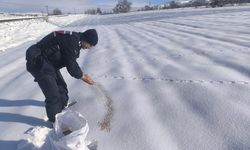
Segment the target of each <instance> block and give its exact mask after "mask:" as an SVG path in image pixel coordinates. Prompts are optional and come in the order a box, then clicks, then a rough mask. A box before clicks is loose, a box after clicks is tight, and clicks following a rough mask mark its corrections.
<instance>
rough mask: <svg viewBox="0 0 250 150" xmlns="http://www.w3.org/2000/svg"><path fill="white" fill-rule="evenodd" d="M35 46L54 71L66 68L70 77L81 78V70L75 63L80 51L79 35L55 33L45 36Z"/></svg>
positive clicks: (66, 32)
mask: <svg viewBox="0 0 250 150" xmlns="http://www.w3.org/2000/svg"><path fill="white" fill-rule="evenodd" d="M36 46H37V47H38V48H40V49H41V50H42V55H43V56H44V57H45V58H46V59H47V60H48V61H49V62H50V63H51V64H52V65H53V66H54V67H55V68H56V69H58V70H59V69H61V68H63V67H66V68H67V70H68V72H69V73H70V75H71V76H73V77H75V78H77V79H79V78H81V77H82V75H83V73H82V70H81V68H80V67H79V65H78V63H77V61H76V59H77V58H79V54H80V49H81V46H80V33H77V32H69V31H55V32H52V33H50V34H49V35H47V36H45V37H44V38H43V39H42V40H41V41H39V42H38V43H37V44H36Z"/></svg>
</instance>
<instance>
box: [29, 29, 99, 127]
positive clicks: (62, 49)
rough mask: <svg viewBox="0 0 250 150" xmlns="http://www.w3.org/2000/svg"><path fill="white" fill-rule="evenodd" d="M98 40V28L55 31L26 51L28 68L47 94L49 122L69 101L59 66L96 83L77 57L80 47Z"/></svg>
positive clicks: (77, 77)
mask: <svg viewBox="0 0 250 150" xmlns="http://www.w3.org/2000/svg"><path fill="white" fill-rule="evenodd" d="M97 42H98V35H97V32H96V30H95V29H89V30H86V31H85V32H72V31H63V30H61V31H55V32H52V33H50V34H48V35H47V36H45V37H44V38H43V39H42V40H41V41H39V42H38V43H36V44H34V45H32V46H31V47H29V48H28V49H27V51H26V60H27V62H26V68H27V71H28V72H30V73H31V75H32V76H33V77H34V78H35V80H34V81H35V82H37V83H38V85H39V87H40V88H41V90H42V92H43V94H44V96H45V98H46V99H45V108H46V113H47V117H48V118H49V121H50V122H55V115H56V114H57V113H60V112H61V111H62V110H63V109H64V108H65V107H66V106H67V104H68V99H69V97H68V89H67V84H66V83H65V81H64V79H63V76H62V75H61V73H60V69H61V68H63V67H66V68H67V71H68V72H69V74H70V75H71V76H72V77H75V78H76V79H81V80H82V81H84V82H86V83H88V84H90V85H93V84H95V82H94V81H93V80H92V79H91V77H90V76H89V75H87V74H83V72H82V70H81V68H80V67H79V64H78V63H77V61H76V59H77V58H79V54H80V49H90V48H91V47H93V46H95V45H96V44H97Z"/></svg>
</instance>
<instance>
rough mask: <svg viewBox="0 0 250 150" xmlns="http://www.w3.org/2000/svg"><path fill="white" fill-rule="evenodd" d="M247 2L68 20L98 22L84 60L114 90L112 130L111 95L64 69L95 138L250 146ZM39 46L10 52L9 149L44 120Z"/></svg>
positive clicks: (191, 147)
mask: <svg viewBox="0 0 250 150" xmlns="http://www.w3.org/2000/svg"><path fill="white" fill-rule="evenodd" d="M247 9H249V7H236V8H218V9H204V10H203V9H199V10H197V9H189V10H188V12H189V13H188V15H185V14H184V13H183V10H181V9H178V10H169V11H160V12H159V13H155V12H145V13H144V12H140V13H131V14H121V15H117V16H116V15H110V16H87V17H84V18H82V19H79V20H77V21H73V22H72V23H70V24H68V25H67V26H65V28H63V29H66V30H75V31H84V30H85V29H88V28H96V29H97V31H98V34H99V39H100V41H99V43H98V45H97V46H96V47H95V48H94V49H91V50H89V51H86V52H85V51H82V53H81V56H80V58H79V60H78V62H79V64H80V66H81V67H82V69H83V70H84V72H85V73H88V74H90V75H91V76H92V77H93V78H94V80H95V81H96V82H98V84H100V85H101V86H102V87H103V89H105V92H107V93H108V95H109V96H110V97H112V107H113V110H112V111H113V112H112V118H111V121H110V127H111V128H110V132H103V131H102V130H101V129H100V126H99V124H98V121H100V120H102V118H104V117H105V114H107V113H106V112H107V107H105V101H103V99H102V98H103V95H101V94H100V92H99V91H98V90H97V89H96V88H94V87H91V86H88V85H86V84H84V83H82V82H79V81H78V80H75V79H73V78H72V77H70V75H69V74H68V73H67V71H66V70H65V69H63V70H62V73H63V75H64V77H65V80H66V82H67V84H68V88H69V91H70V98H71V99H74V100H77V101H78V103H77V105H74V106H73V107H72V108H73V109H74V110H76V111H78V112H80V113H81V114H83V115H84V116H85V117H86V119H87V120H88V123H89V127H90V132H89V135H88V137H87V138H88V139H96V140H97V141H98V147H99V148H100V149H103V150H113V149H114V150H117V149H119V150H128V149H129V150H138V149H143V150H156V149H157V150H166V149H171V150H174V149H178V150H184V149H185V150H200V149H202V150H211V149H213V150H228V149H230V150H247V149H250V142H249V138H250V128H249V124H250V111H249V110H250V101H249V98H250V92H249V90H250V87H249V84H250V80H249V77H250V69H249V68H250V63H249V60H250V59H249V58H250V45H249V37H250V36H249V34H250V33H249V31H248V28H249V27H250V23H249V22H250V18H249V15H250V11H247ZM214 10H215V11H214ZM232 10H233V11H232ZM225 12H226V13H225ZM172 14H176V15H175V16H174V17H167V16H168V15H169V16H171V15H172ZM143 16H144V18H143ZM157 16H158V17H157ZM176 16H178V18H176ZM131 20H132V21H131ZM137 20H138V21H137ZM37 36H38V35H37ZM39 36H40V35H39ZM37 40H38V39H37ZM32 43H33V42H27V43H24V44H22V45H19V46H18V47H15V48H11V49H8V50H7V51H5V52H4V53H0V58H1V60H4V61H0V83H1V84H0V89H1V92H0V104H1V105H0V107H1V109H0V116H1V117H0V130H1V131H2V132H1V133H0V137H1V141H0V147H4V148H5V149H8V150H14V149H16V147H15V146H16V145H17V144H18V143H19V142H20V140H22V139H26V138H27V136H28V135H27V134H25V133H26V132H25V131H27V130H29V129H30V128H33V127H34V126H41V125H43V123H44V121H43V119H42V118H43V117H44V116H45V110H44V107H43V105H44V103H43V99H44V97H43V95H42V93H41V91H40V89H39V88H38V86H37V84H36V83H34V82H33V79H32V78H31V75H29V74H28V73H27V72H26V71H25V59H24V54H25V50H26V48H27V47H28V46H29V45H30V44H32ZM20 86H21V87H20ZM13 129H18V130H15V132H12V131H13Z"/></svg>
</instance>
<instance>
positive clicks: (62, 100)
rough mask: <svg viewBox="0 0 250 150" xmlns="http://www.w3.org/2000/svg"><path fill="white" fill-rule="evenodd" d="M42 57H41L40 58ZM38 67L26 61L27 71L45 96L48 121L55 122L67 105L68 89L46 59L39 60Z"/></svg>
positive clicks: (61, 77)
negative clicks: (56, 116)
mask: <svg viewBox="0 0 250 150" xmlns="http://www.w3.org/2000/svg"><path fill="white" fill-rule="evenodd" d="M41 57H42V56H41ZM39 61H40V62H39V65H31V62H29V61H27V63H26V67H27V70H28V71H29V72H30V73H31V74H32V76H33V77H34V78H35V82H37V83H38V85H39V87H40V88H41V90H42V92H43V94H44V96H45V108H46V113H47V117H48V118H49V121H51V122H54V121H55V115H56V114H57V113H60V112H61V111H62V110H63V109H64V108H65V106H66V105H67V103H68V99H69V97H68V89H67V84H66V83H65V81H64V79H63V76H62V75H61V73H60V71H59V70H58V69H56V68H54V67H53V65H51V64H50V63H49V61H48V60H47V59H46V58H43V57H42V58H39Z"/></svg>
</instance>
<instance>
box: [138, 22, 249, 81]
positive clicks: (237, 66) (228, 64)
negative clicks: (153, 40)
mask: <svg viewBox="0 0 250 150" xmlns="http://www.w3.org/2000/svg"><path fill="white" fill-rule="evenodd" d="M136 27H137V30H144V31H145V32H147V33H148V34H150V35H151V36H154V35H157V36H158V37H165V34H164V33H162V32H161V31H156V30H151V29H146V28H142V27H139V26H136ZM157 36H156V37H157ZM171 40H172V42H175V43H180V41H177V40H176V39H175V38H171ZM180 46H183V48H184V49H188V50H190V51H192V52H194V53H195V54H197V55H198V56H200V57H203V59H207V60H210V61H211V62H213V63H216V64H218V65H221V66H223V67H226V68H228V69H232V70H234V71H237V73H238V74H242V75H243V76H245V77H244V78H248V77H249V76H250V70H249V69H248V68H246V67H245V66H244V65H241V64H239V63H236V62H233V61H232V60H221V58H219V57H218V56H213V55H211V54H209V53H206V52H203V50H201V49H200V48H197V46H195V45H191V44H188V43H183V42H182V43H181V44H180Z"/></svg>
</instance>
